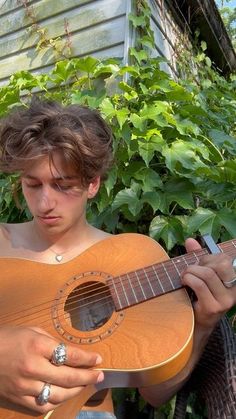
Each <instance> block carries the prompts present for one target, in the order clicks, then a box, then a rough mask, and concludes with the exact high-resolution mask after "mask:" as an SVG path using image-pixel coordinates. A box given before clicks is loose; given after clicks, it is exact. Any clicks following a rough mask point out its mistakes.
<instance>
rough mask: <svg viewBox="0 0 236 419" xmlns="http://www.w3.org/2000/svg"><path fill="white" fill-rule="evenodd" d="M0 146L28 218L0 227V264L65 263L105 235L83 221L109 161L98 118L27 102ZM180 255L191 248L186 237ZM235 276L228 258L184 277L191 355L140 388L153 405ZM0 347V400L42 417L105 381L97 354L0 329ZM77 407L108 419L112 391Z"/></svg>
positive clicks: (224, 305)
mask: <svg viewBox="0 0 236 419" xmlns="http://www.w3.org/2000/svg"><path fill="white" fill-rule="evenodd" d="M0 148H1V158H0V165H1V170H2V171H4V172H6V173H13V172H18V173H19V175H20V181H21V186H22V191H23V194H24V197H25V200H26V203H27V206H28V208H29V210H30V212H31V214H32V221H29V222H25V223H21V224H2V225H1V229H0V249H1V250H0V257H10V258H11V257H12V258H21V259H31V260H33V261H38V262H43V263H46V264H58V263H64V262H67V261H70V260H72V259H73V258H75V257H76V256H77V255H80V254H81V253H82V252H84V251H85V250H86V249H89V248H90V247H91V246H92V245H94V244H96V243H98V242H100V241H102V240H105V239H106V238H107V237H109V235H108V234H107V233H105V232H103V231H101V230H98V229H96V228H95V227H93V226H92V225H89V224H88V223H87V221H86V204H87V201H88V200H89V199H91V198H93V197H94V196H95V195H96V193H97V192H98V189H99V185H100V181H101V180H103V178H104V177H105V174H106V171H107V169H108V168H109V166H110V164H111V161H112V135H111V131H110V129H109V127H108V126H107V125H106V123H105V122H104V121H103V119H102V118H101V116H100V115H99V113H98V112H97V111H94V110H90V109H88V108H85V107H81V106H76V105H73V106H69V107H62V106H60V105H59V104H56V103H53V102H40V101H34V102H33V103H32V104H31V106H30V107H29V108H24V109H23V110H22V109H21V110H17V111H15V112H14V113H13V114H12V115H10V116H9V117H8V118H6V119H5V120H3V121H2V123H1V135H0ZM186 248H187V251H193V250H196V249H199V245H198V243H197V242H196V241H195V240H193V239H189V240H188V241H187V243H186ZM2 274H4V273H2ZM234 276H235V272H234V269H233V266H232V259H231V258H230V257H228V256H227V255H224V254H221V255H217V257H216V256H213V255H209V256H204V257H203V258H202V259H201V261H200V263H199V264H198V265H191V266H189V267H188V268H187V269H186V270H185V271H184V272H183V273H182V282H183V284H184V285H187V286H189V287H191V288H192V289H193V291H194V292H195V294H196V296H197V302H196V303H195V305H194V311H195V322H196V327H195V333H194V348H193V352H192V356H191V358H190V360H189V362H188V364H187V365H186V366H185V367H184V369H183V370H182V371H181V372H180V373H179V374H177V376H175V377H174V378H173V379H170V380H168V381H166V382H165V383H162V384H159V385H155V386H150V387H146V388H142V389H140V392H141V394H142V395H143V397H144V398H145V399H146V400H147V401H149V402H150V403H151V404H153V405H155V406H158V405H160V404H162V403H164V402H166V401H167V400H168V399H170V398H171V397H172V396H173V395H174V394H175V393H176V392H177V391H178V389H179V388H180V387H181V386H182V385H183V383H184V382H185V380H186V379H187V378H188V376H189V374H190V372H191V371H192V369H193V368H194V366H195V364H196V362H197V361H198V359H199V356H200V354H201V352H202V350H203V348H204V346H205V344H206V342H207V339H208V337H209V335H210V334H211V332H212V330H213V328H214V327H215V325H216V323H217V322H218V320H219V319H220V317H221V316H222V314H223V313H225V312H226V311H227V310H228V309H229V308H230V307H232V306H233V305H234V304H235V302H236V287H230V288H229V287H227V286H225V285H224V282H225V281H226V282H230V281H231V280H232V278H233V277H234ZM9 286H10V285H9ZM19 286H20V284H19ZM0 342H1V345H0V399H2V400H9V401H11V402H14V403H16V404H18V405H22V406H25V407H27V408H30V409H33V410H34V411H37V412H41V413H43V414H46V413H47V412H49V411H51V410H54V409H55V408H57V406H59V405H60V404H62V403H63V402H65V401H66V400H68V399H71V398H73V397H74V396H76V395H79V394H80V393H81V391H82V390H83V388H84V386H86V385H88V384H96V383H98V382H101V381H102V380H103V378H104V374H103V372H102V371H99V369H98V370H97V369H96V368H93V367H98V366H99V364H100V362H101V357H100V355H99V354H98V353H94V352H92V351H91V352H88V351H84V350H82V349H81V347H80V348H78V347H76V346H75V345H72V344H70V343H69V342H68V343H67V344H66V345H64V344H61V343H60V339H58V340H57V339H56V338H55V337H53V336H50V335H49V334H48V333H47V332H45V331H44V330H43V328H42V329H40V328H37V327H23V326H21V327H17V326H13V325H7V326H3V325H2V326H1V325H0ZM83 409H84V410H83V412H85V411H86V410H87V411H88V410H91V416H89V417H91V418H94V419H96V418H99V417H102V418H103V419H105V418H106V417H107V418H112V417H114V415H113V408H112V402H111V396H110V392H108V393H107V392H101V393H100V394H99V395H97V396H96V403H95V404H93V403H90V404H89V403H88V404H87V406H84V408H83ZM83 412H81V413H80V414H79V415H78V418H83V414H84V413H83ZM101 412H102V413H101ZM105 412H107V413H105ZM86 413H87V412H86ZM99 415H100V416H99ZM86 417H88V416H86Z"/></svg>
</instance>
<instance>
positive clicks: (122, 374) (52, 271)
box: [0, 234, 194, 419]
mask: <svg viewBox="0 0 236 419" xmlns="http://www.w3.org/2000/svg"><path fill="white" fill-rule="evenodd" d="M166 259H168V256H167V255H166V253H165V252H164V250H163V249H162V248H161V247H160V246H159V245H158V244H157V243H156V242H155V241H153V240H152V239H150V238H148V237H147V236H143V235H139V234H120V235H118V236H111V237H109V238H107V239H105V240H103V241H101V242H99V243H97V244H95V245H94V246H92V247H91V248H89V249H88V250H86V251H85V252H84V253H82V254H81V255H79V256H78V257H76V258H75V259H73V260H71V261H69V262H67V263H64V264H62V265H47V264H43V263H38V262H33V261H28V260H22V259H8V258H3V259H0V269H1V272H4V273H5V274H4V277H2V278H3V279H1V281H0V284H1V304H0V319H5V320H4V321H5V322H6V323H7V322H8V321H9V324H24V325H28V326H38V327H42V328H44V329H45V330H46V331H47V332H48V333H51V334H52V335H53V336H55V337H56V338H57V339H58V340H59V341H65V342H67V343H68V341H70V342H72V343H74V344H75V345H79V346H80V347H81V348H82V349H84V350H93V351H97V352H99V353H100V354H101V355H102V358H103V363H102V364H101V366H100V369H102V370H103V371H104V373H105V380H104V382H103V383H101V385H99V386H98V387H93V386H88V387H87V388H86V389H85V390H84V393H83V391H82V393H81V396H80V397H77V398H76V399H73V400H71V401H69V402H66V403H64V405H63V406H61V407H59V408H57V409H56V410H55V411H54V412H53V413H52V414H51V416H50V418H51V419H60V418H64V417H65V413H64V412H67V413H66V417H67V418H68V419H72V418H74V417H75V415H76V413H77V412H78V411H79V410H80V408H81V407H82V406H83V404H84V403H85V402H86V401H87V399H88V398H89V397H90V396H91V395H92V394H93V393H94V392H96V391H97V390H99V389H101V388H112V387H137V386H146V385H151V384H155V383H160V382H162V381H165V380H167V379H169V378H171V377H173V376H175V375H176V374H177V373H178V372H179V371H180V370H181V369H182V368H183V367H184V365H185V364H186V362H187V360H188V359H189V356H190V353H191V349H192V335H193V324H194V321H193V310H192V306H191V303H190V301H189V298H188V296H187V293H186V292H185V290H184V289H180V290H178V291H175V292H172V293H169V294H165V295H162V296H160V297H157V298H153V299H150V300H148V301H145V302H142V303H139V304H137V305H134V306H131V307H128V308H125V309H123V310H120V311H114V312H112V313H111V315H110V316H109V318H107V319H106V321H105V322H104V323H103V324H102V325H101V326H100V325H99V326H98V327H94V328H93V329H92V330H84V329H83V330H81V329H80V328H76V327H75V326H74V325H73V324H72V323H71V319H70V318H69V317H68V315H67V314H66V310H65V307H66V304H67V301H68V299H69V297H70V295H71V294H72V293H73V291H74V290H75V289H76V288H77V287H79V286H80V284H85V285H86V284H87V283H96V284H101V285H103V284H106V281H107V277H110V276H113V277H114V276H119V275H122V274H124V273H127V272H130V271H133V270H135V269H139V268H143V267H145V266H148V265H151V264H154V263H157V262H162V261H165V260H166ZM9 284H10V286H9ZM13 290H17V293H16V294H14V292H13ZM22 307H24V311H22ZM35 307H42V309H43V315H41V314H39V315H37V313H36V311H35ZM12 313H13V314H12ZM14 313H16V314H15V315H14ZM17 313H19V315H17ZM39 313H40V310H39ZM15 408H16V406H13V405H12V404H11V403H8V402H5V401H4V402H3V401H2V403H1V401H0V419H3V418H4V419H27V418H30V417H31V418H33V417H40V418H43V416H42V415H41V416H40V415H37V414H36V415H34V414H32V412H26V411H24V409H21V408H20V410H19V409H18V410H17V411H16V410H14V409H15Z"/></svg>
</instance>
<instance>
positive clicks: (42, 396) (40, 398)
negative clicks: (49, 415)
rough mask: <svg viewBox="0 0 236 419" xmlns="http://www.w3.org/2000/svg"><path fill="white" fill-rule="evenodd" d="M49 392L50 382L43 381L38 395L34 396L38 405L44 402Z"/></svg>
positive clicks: (47, 398) (46, 400)
mask: <svg viewBox="0 0 236 419" xmlns="http://www.w3.org/2000/svg"><path fill="white" fill-rule="evenodd" d="M50 394H51V384H48V383H45V384H44V386H43V388H42V390H41V391H40V393H39V395H38V397H37V398H36V401H37V403H38V404H39V405H40V406H43V405H44V404H46V403H47V402H48V400H49V397H50Z"/></svg>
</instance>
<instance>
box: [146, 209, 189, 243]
mask: <svg viewBox="0 0 236 419" xmlns="http://www.w3.org/2000/svg"><path fill="white" fill-rule="evenodd" d="M149 234H150V236H151V237H152V238H154V239H155V240H157V241H160V240H163V242H164V243H165V246H166V249H167V250H171V249H172V248H173V247H174V246H175V245H176V244H177V243H182V242H183V240H184V237H183V229H182V225H181V222H180V220H178V219H177V218H174V217H171V218H170V217H162V216H157V217H155V218H154V219H153V220H152V222H151V224H150V228H149Z"/></svg>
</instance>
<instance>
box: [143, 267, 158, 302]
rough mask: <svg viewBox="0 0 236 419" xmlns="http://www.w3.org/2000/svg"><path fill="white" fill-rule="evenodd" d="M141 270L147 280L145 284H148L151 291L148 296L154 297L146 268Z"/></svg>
mask: <svg viewBox="0 0 236 419" xmlns="http://www.w3.org/2000/svg"><path fill="white" fill-rule="evenodd" d="M143 272H144V275H145V278H146V280H147V284H148V285H149V287H150V290H151V293H152V295H151V296H150V298H151V297H155V292H154V290H153V287H152V284H151V281H150V279H149V276H148V275H147V272H146V268H144V270H143Z"/></svg>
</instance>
